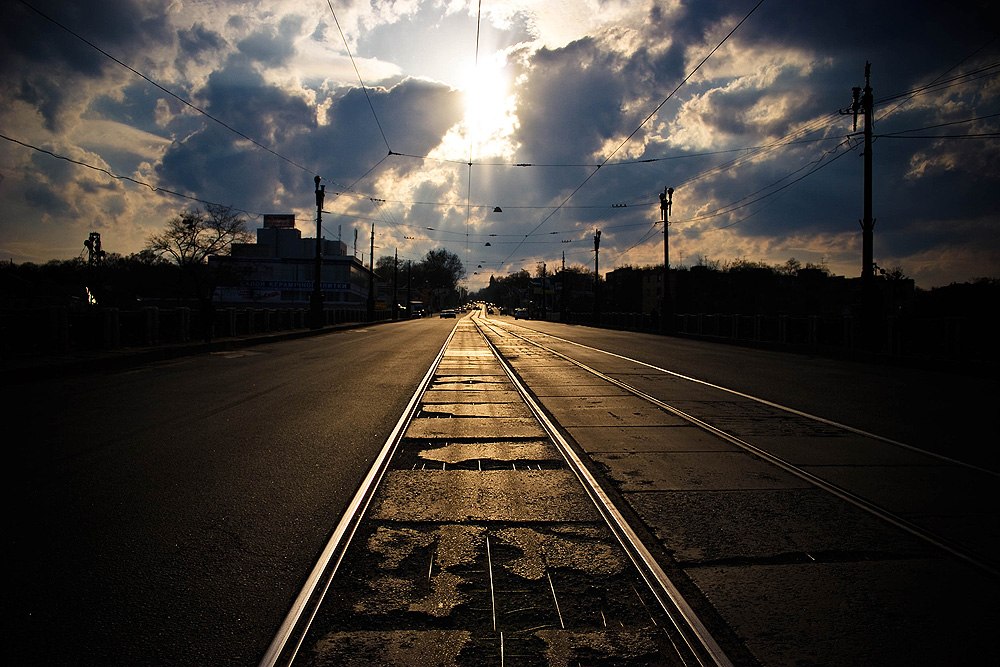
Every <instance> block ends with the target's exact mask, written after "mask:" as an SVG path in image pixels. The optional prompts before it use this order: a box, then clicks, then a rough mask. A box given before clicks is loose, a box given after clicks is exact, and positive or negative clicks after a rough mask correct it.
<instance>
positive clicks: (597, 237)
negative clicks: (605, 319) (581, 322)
mask: <svg viewBox="0 0 1000 667" xmlns="http://www.w3.org/2000/svg"><path fill="white" fill-rule="evenodd" d="M600 249H601V230H600V229H598V230H596V232H595V233H594V324H595V325H596V324H598V323H599V322H600V317H601V301H600V295H599V294H598V286H599V278H600V275H601V274H600V273H598V270H597V255H598V251H599V250H600Z"/></svg>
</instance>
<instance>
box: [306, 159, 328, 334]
mask: <svg viewBox="0 0 1000 667" xmlns="http://www.w3.org/2000/svg"><path fill="white" fill-rule="evenodd" d="M313 180H314V181H315V182H316V264H315V270H314V271H313V291H312V296H311V298H310V299H309V306H310V308H309V314H310V322H309V325H310V326H311V327H312V328H313V329H319V328H320V327H322V326H323V292H322V290H320V274H321V273H322V271H323V235H322V233H321V231H322V228H323V198H324V197H325V196H326V186H325V185H320V184H319V181H320V177H319V176H316V177H315V178H314V179H313Z"/></svg>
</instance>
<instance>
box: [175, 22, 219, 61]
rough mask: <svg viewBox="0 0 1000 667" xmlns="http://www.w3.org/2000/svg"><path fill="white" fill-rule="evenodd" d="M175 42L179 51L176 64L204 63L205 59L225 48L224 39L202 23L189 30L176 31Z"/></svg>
mask: <svg viewBox="0 0 1000 667" xmlns="http://www.w3.org/2000/svg"><path fill="white" fill-rule="evenodd" d="M177 42H178V46H179V47H180V50H179V51H178V55H177V60H176V62H177V64H178V65H180V64H181V63H183V62H186V61H188V60H193V61H195V62H204V61H205V57H206V56H208V55H210V54H212V53H214V52H217V51H221V50H222V49H223V48H224V47H225V46H226V40H225V38H224V37H223V36H222V35H220V34H219V33H217V32H215V31H214V30H212V29H210V28H206V27H205V25H204V24H202V23H196V24H194V25H193V26H191V27H190V28H185V29H182V30H178V31H177Z"/></svg>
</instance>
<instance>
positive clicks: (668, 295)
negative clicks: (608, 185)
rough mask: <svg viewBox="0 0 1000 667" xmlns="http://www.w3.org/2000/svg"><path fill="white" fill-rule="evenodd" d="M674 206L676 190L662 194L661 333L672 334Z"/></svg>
mask: <svg viewBox="0 0 1000 667" xmlns="http://www.w3.org/2000/svg"><path fill="white" fill-rule="evenodd" d="M673 204H674V189H673V188H663V192H661V193H660V221H661V222H662V223H663V294H662V301H661V304H660V331H661V332H662V333H670V332H671V331H672V330H673V323H674V312H673V307H674V299H673V296H674V295H673V290H672V289H671V281H670V234H669V231H668V227H670V209H671V207H672V206H673Z"/></svg>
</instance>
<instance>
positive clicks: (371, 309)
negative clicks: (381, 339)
mask: <svg viewBox="0 0 1000 667" xmlns="http://www.w3.org/2000/svg"><path fill="white" fill-rule="evenodd" d="M368 321H369V322H374V321H375V223H374V222H373V223H372V247H371V253H370V254H369V255H368Z"/></svg>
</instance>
